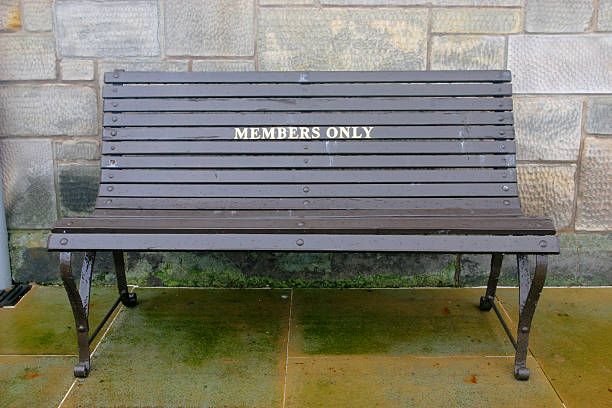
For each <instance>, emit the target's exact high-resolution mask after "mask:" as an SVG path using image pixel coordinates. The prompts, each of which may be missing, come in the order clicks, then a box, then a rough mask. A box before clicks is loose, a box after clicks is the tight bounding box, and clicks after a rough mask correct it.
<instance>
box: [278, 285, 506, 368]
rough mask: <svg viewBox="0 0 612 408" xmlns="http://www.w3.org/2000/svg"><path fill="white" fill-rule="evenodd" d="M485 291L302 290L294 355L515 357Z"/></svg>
mask: <svg viewBox="0 0 612 408" xmlns="http://www.w3.org/2000/svg"><path fill="white" fill-rule="evenodd" d="M484 291H485V290H484V289H450V288H449V289H418V290H413V289H406V290H402V289H399V290H397V289H372V290H368V289H363V290H361V289H350V290H316V289H300V290H294V293H293V319H292V327H291V342H290V352H289V354H290V355H291V356H309V355H346V354H358V355H377V354H387V355H406V354H414V355H462V354H470V355H482V356H484V355H513V354H514V350H513V349H512V345H511V344H510V342H509V341H508V339H507V337H506V335H505V333H504V331H503V329H502V327H501V326H500V324H499V322H498V321H497V318H496V317H495V315H493V314H492V313H484V312H482V311H480V310H479V309H478V302H479V299H480V296H482V295H483V294H484Z"/></svg>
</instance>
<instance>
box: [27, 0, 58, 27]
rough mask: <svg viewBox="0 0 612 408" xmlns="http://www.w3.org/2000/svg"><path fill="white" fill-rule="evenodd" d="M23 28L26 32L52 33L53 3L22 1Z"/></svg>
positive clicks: (46, 1) (36, 0)
mask: <svg viewBox="0 0 612 408" xmlns="http://www.w3.org/2000/svg"><path fill="white" fill-rule="evenodd" d="M23 28H25V29H26V30H28V31H52V30H53V2H52V1H50V0H24V1H23Z"/></svg>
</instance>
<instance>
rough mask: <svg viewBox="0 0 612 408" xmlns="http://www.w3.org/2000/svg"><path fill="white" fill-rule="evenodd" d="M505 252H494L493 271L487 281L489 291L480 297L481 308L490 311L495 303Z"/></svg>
mask: <svg viewBox="0 0 612 408" xmlns="http://www.w3.org/2000/svg"><path fill="white" fill-rule="evenodd" d="M503 258H504V255H503V254H493V255H492V257H491V273H490V274H489V282H488V283H487V292H486V293H485V295H484V296H482V297H481V298H480V306H479V307H480V310H483V311H485V312H488V311H489V310H491V308H492V307H493V304H494V303H495V291H496V290H497V282H498V280H499V273H500V272H501V266H502V260H503Z"/></svg>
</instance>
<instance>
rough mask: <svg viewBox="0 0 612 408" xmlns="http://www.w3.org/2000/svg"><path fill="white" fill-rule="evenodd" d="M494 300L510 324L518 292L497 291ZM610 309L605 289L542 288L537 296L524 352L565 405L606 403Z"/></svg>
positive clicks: (610, 295) (611, 368)
mask: <svg viewBox="0 0 612 408" xmlns="http://www.w3.org/2000/svg"><path fill="white" fill-rule="evenodd" d="M497 296H498V297H499V299H500V300H501V302H502V304H503V306H504V308H505V309H507V310H508V311H509V312H510V313H511V316H513V319H514V321H516V318H515V317H514V316H517V313H518V311H517V301H516V299H517V298H518V290H517V289H505V288H503V289H499V290H498V293H497ZM610 305H612V290H611V289H610V288H575V289H567V288H545V289H544V291H543V292H542V296H541V298H540V301H539V303H538V308H537V310H536V314H535V317H534V323H533V329H532V334H531V339H530V342H529V348H530V349H531V351H532V353H533V355H534V357H535V358H536V360H537V361H538V363H539V364H540V366H541V367H542V369H543V370H544V372H545V373H546V376H547V377H548V378H549V380H550V382H551V383H552V385H553V386H554V387H555V390H556V391H557V392H558V393H559V395H560V397H561V399H562V400H563V402H564V403H565V405H566V406H567V407H606V406H609V404H610V395H611V392H610V389H612V383H611V382H610V381H611V379H612V347H610V333H612V307H610ZM513 331H514V330H513ZM530 381H531V380H530Z"/></svg>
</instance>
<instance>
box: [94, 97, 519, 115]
mask: <svg viewBox="0 0 612 408" xmlns="http://www.w3.org/2000/svg"><path fill="white" fill-rule="evenodd" d="M374 110H378V111H381V110H387V111H446V110H449V111H450V110H458V111H478V110H491V111H505V110H512V99H511V98H418V97H417V98H378V97H373V98H273V99H268V98H229V99H224V98H199V99H193V98H192V99H175V98H171V99H169V98H166V99H106V100H104V111H105V112H223V111H226V112H241V111H260V112H263V111H267V112H275V111H277V112H278V111H287V112H290V111H301V112H308V111H374Z"/></svg>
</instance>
